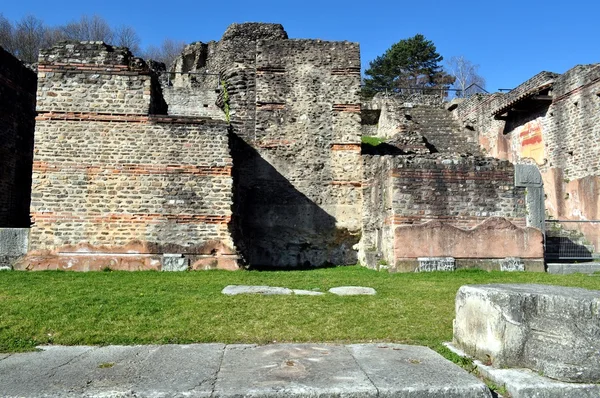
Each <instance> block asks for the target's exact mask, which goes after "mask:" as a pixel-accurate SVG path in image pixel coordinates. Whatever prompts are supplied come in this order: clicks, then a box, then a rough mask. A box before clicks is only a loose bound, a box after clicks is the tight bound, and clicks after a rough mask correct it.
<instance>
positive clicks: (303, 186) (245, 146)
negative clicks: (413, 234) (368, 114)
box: [218, 24, 362, 267]
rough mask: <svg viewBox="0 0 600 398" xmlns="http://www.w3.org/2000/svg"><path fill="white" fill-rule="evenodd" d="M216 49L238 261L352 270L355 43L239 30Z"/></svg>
mask: <svg viewBox="0 0 600 398" xmlns="http://www.w3.org/2000/svg"><path fill="white" fill-rule="evenodd" d="M219 48H220V51H222V52H223V54H224V55H223V56H222V57H221V55H218V56H219V57H221V58H219V59H220V60H221V61H220V62H221V64H222V65H223V78H224V80H225V82H226V87H227V96H228V98H229V104H228V105H229V106H230V110H231V114H230V116H231V124H232V129H233V133H234V142H233V145H232V150H233V158H234V183H235V195H236V196H235V200H234V202H235V212H234V218H235V220H236V221H235V223H234V224H235V226H236V228H237V230H236V236H237V239H236V243H237V244H238V248H239V249H240V251H241V252H242V254H243V256H244V258H245V259H246V261H247V262H248V263H249V264H251V265H253V266H266V267H297V266H321V265H324V264H354V263H356V261H357V254H356V250H355V249H353V246H354V245H355V244H356V243H357V242H358V240H359V239H360V207H361V201H362V198H361V190H360V184H361V160H360V114H359V113H360V102H359V96H358V93H359V89H360V55H359V49H358V45H357V44H355V43H348V42H325V41H319V40H288V39H287V34H285V32H284V31H283V30H282V28H281V26H280V25H257V24H243V25H233V26H232V27H230V28H229V29H228V31H227V32H226V33H225V35H224V36H223V39H222V40H221V41H220V42H219ZM226 60H227V61H226Z"/></svg>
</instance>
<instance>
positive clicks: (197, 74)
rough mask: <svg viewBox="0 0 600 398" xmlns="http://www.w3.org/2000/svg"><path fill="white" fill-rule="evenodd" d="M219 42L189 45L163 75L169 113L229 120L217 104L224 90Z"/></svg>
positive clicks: (162, 82) (163, 87)
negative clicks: (216, 55)
mask: <svg viewBox="0 0 600 398" xmlns="http://www.w3.org/2000/svg"><path fill="white" fill-rule="evenodd" d="M216 51H217V43H216V42H214V41H211V42H209V43H202V42H196V43H192V44H190V45H188V46H186V47H185V48H184V50H183V52H182V53H181V55H180V56H179V57H177V59H176V60H175V62H174V64H173V65H172V66H171V67H170V69H169V71H167V72H164V73H163V75H162V76H161V79H160V81H161V87H162V92H163V96H164V98H165V101H166V102H167V104H168V106H169V115H187V116H202V117H210V118H212V119H218V120H225V113H224V112H223V110H222V109H221V108H219V106H218V105H217V100H218V98H219V93H220V92H221V90H222V82H221V77H220V71H221V65H220V64H219V63H218V62H217V58H216V57H215V53H216Z"/></svg>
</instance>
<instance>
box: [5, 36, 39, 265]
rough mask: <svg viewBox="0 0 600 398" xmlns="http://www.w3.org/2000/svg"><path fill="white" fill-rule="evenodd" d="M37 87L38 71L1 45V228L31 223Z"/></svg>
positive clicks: (17, 226) (23, 225)
mask: <svg viewBox="0 0 600 398" xmlns="http://www.w3.org/2000/svg"><path fill="white" fill-rule="evenodd" d="M35 90H36V77H35V73H33V72H32V71H31V70H29V69H27V68H26V67H25V66H24V65H23V64H22V63H21V62H20V61H19V60H18V59H16V58H15V57H13V56H12V55H11V54H9V53H8V52H6V51H5V50H4V49H2V48H1V47H0V141H1V142H2V145H0V228H27V227H29V225H30V220H29V201H30V195H31V162H32V158H33V131H34V126H35ZM0 255H1V253H0Z"/></svg>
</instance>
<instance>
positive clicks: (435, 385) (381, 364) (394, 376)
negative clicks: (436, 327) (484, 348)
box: [348, 344, 491, 398]
mask: <svg viewBox="0 0 600 398" xmlns="http://www.w3.org/2000/svg"><path fill="white" fill-rule="evenodd" d="M348 350H349V351H350V353H351V354H352V356H353V357H354V359H355V360H356V361H357V362H358V364H359V365H360V367H361V369H363V371H364V372H365V373H366V375H367V376H368V377H369V380H371V382H372V383H373V384H374V385H375V386H376V387H377V392H378V395H377V396H378V397H390V398H391V397H414V398H429V397H440V398H441V397H445V398H463V397H464V398H466V397H469V398H475V397H490V398H491V394H490V390H489V389H488V388H487V387H486V386H485V384H483V383H482V382H481V380H478V379H477V378H476V377H475V376H473V375H471V374H469V373H467V372H466V371H465V370H463V369H461V368H459V367H458V366H456V365H454V364H452V363H451V362H449V361H447V360H446V359H444V358H443V357H442V356H441V355H439V354H437V353H436V352H434V351H433V350H431V349H430V348H427V347H418V346H409V345H403V344H353V345H349V346H348Z"/></svg>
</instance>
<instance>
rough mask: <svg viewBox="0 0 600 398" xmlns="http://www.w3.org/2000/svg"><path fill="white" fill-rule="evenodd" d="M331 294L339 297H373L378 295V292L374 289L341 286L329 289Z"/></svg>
mask: <svg viewBox="0 0 600 398" xmlns="http://www.w3.org/2000/svg"><path fill="white" fill-rule="evenodd" d="M329 293H333V294H336V295H338V296H373V295H375V294H377V291H375V289H373V288H372V287H362V286H339V287H332V288H331V289H329Z"/></svg>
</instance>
